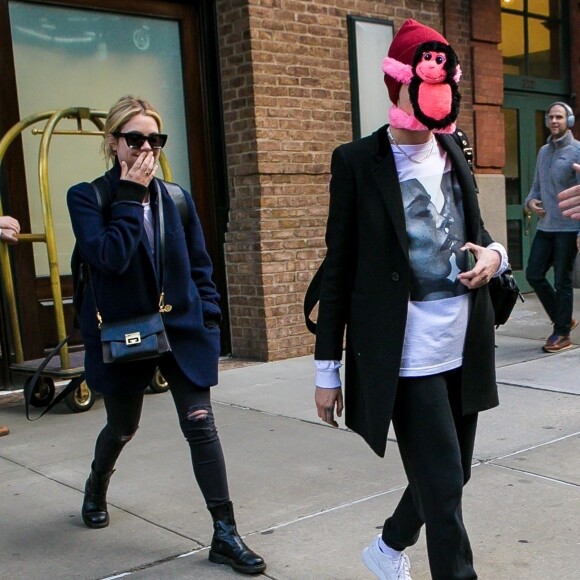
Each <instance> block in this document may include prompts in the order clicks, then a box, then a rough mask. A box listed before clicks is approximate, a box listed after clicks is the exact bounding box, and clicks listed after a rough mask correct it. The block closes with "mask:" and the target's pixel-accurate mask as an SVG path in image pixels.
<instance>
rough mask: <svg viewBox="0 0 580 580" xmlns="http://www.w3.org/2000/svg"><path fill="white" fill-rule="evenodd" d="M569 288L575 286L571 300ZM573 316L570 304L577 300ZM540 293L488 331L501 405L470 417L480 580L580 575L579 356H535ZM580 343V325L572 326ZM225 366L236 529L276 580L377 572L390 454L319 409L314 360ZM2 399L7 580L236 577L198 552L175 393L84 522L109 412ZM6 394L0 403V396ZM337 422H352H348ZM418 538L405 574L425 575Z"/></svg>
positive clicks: (202, 522)
mask: <svg viewBox="0 0 580 580" xmlns="http://www.w3.org/2000/svg"><path fill="white" fill-rule="evenodd" d="M576 292H579V291H576ZM576 303H577V308H576V312H580V295H579V294H577V295H576ZM549 331H550V327H549V326H548V324H547V321H546V318H545V316H544V314H543V312H542V310H541V307H540V306H539V304H538V302H537V300H536V299H535V297H534V296H533V295H528V296H527V301H526V303H525V304H519V303H518V305H517V306H516V310H515V312H514V316H513V318H512V320H510V321H509V322H508V324H507V325H506V326H504V327H503V328H501V329H499V330H498V331H497V346H498V348H497V366H498V381H499V383H500V386H499V387H500V398H501V405H500V406H499V407H498V408H496V409H493V410H491V411H488V412H486V413H483V414H482V415H481V416H480V428H479V434H478V440H477V444H476V449H475V459H474V461H475V467H474V469H473V476H472V480H471V482H470V483H469V485H468V486H467V487H466V493H465V502H464V516H465V520H466V525H467V527H468V530H469V532H470V537H471V541H472V545H473V550H474V556H475V564H476V569H477V570H478V573H479V576H480V578H481V579H483V580H577V579H578V578H579V577H580V572H579V571H580V523H579V522H580V364H579V362H580V361H579V355H580V351H578V349H577V348H575V349H572V350H568V351H565V352H562V353H559V354H551V355H549V354H544V353H542V352H541V345H542V344H543V342H544V339H545V336H546V335H547V334H549ZM572 338H573V341H574V342H576V343H577V344H579V345H580V331H575V332H574V333H573V336H572ZM228 366H229V367H230V368H228V369H227V370H222V371H221V375H220V385H219V386H218V387H216V388H215V389H214V391H213V398H214V408H215V414H216V418H217V423H218V427H219V429H220V436H221V439H222V444H223V447H224V451H225V454H226V460H227V464H228V472H229V478H230V486H231V495H232V498H233V501H234V504H235V507H236V515H237V520H238V528H239V531H240V533H241V534H242V535H244V536H245V537H246V539H247V541H248V544H249V545H250V546H251V547H252V548H254V549H255V550H256V551H257V552H259V553H260V554H261V555H263V556H264V558H265V559H266V560H267V563H268V568H267V570H266V572H265V574H264V575H263V577H266V578H271V579H276V580H372V578H374V576H373V575H372V574H371V573H370V572H368V571H367V569H366V568H365V567H364V565H363V564H362V562H361V560H360V552H361V550H362V549H363V548H364V547H365V546H366V545H367V544H368V543H369V542H370V540H371V538H372V537H373V536H374V535H375V534H377V533H378V531H379V530H380V528H381V527H382V523H383V520H384V518H385V517H386V516H387V515H388V514H389V513H390V511H391V510H392V509H393V507H394V506H395V505H396V502H397V500H398V498H399V497H400V494H401V492H402V489H403V487H404V485H405V477H404V473H403V469H402V466H401V463H400V460H399V457H398V452H397V448H396V444H394V443H389V445H388V446H387V455H386V457H385V459H380V458H378V457H377V456H375V455H374V454H373V453H372V452H371V451H370V449H369V448H368V447H367V446H366V444H365V443H364V442H363V441H362V439H360V437H358V436H357V435H355V434H354V433H352V432H350V431H348V430H346V429H344V427H342V428H341V429H339V430H333V429H331V428H329V427H326V426H324V425H323V424H322V423H321V422H320V421H319V419H318V417H317V416H316V413H315V410H314V404H313V386H312V381H313V363H312V359H311V357H304V358H297V359H291V360H286V361H280V362H273V363H262V364H260V363H257V364H250V365H247V366H243V367H241V368H231V365H228ZM14 398H15V397H13V396H12V397H10V399H11V400H12V402H8V403H7V402H6V401H8V398H5V397H2V396H0V424H6V425H8V426H9V427H10V430H11V433H10V435H8V436H7V437H2V438H0V526H1V527H0V577H1V578H7V579H10V580H14V579H26V580H40V579H42V580H45V579H51V580H52V579H59V580H60V579H73V578H74V579H79V578H82V579H104V578H118V577H121V576H123V577H127V578H131V579H132V580H133V579H134V580H144V579H171V580H174V579H182V578H183V579H185V578H187V579H192V578H193V579H196V580H197V579H199V580H222V579H223V580H225V579H228V578H232V579H233V578H242V577H243V576H239V575H237V574H234V573H233V572H231V571H230V570H229V568H226V567H225V566H217V565H214V564H211V563H209V562H208V560H207V549H208V543H209V542H210V540H211V533H212V528H211V521H210V518H209V514H208V513H207V511H206V509H205V507H204V504H203V500H202V498H201V495H200V493H199V491H198V489H197V486H196V485H195V484H194V483H193V480H192V470H191V465H190V460H189V452H188V448H187V446H186V444H185V443H184V441H183V438H182V436H181V433H180V431H179V428H178V425H177V423H176V421H175V417H174V410H173V407H172V401H171V397H170V396H169V395H168V394H163V395H154V394H150V395H147V397H146V400H145V407H144V413H143V419H142V423H141V428H140V429H139V432H138V434H137V436H136V437H135V439H134V441H132V442H131V443H130V444H129V445H128V447H127V448H126V450H125V451H124V452H123V455H122V456H121V459H120V461H119V463H118V466H117V471H116V473H115V474H114V476H113V478H112V480H111V487H110V491H109V506H110V514H111V526H110V527H108V528H105V529H103V530H90V529H87V528H85V527H84V525H83V523H82V520H81V517H80V513H79V510H80V504H81V501H82V490H83V487H84V482H85V480H86V477H87V473H88V468H89V464H90V459H91V457H92V451H93V445H94V441H95V438H96V435H97V433H98V432H99V430H100V429H101V427H102V424H103V420H104V410H103V406H102V401H101V400H100V399H99V400H97V402H96V404H95V406H94V407H93V409H92V410H90V411H89V412H87V413H81V414H72V413H70V412H69V411H68V409H67V408H66V407H65V406H64V405H62V406H59V407H57V408H56V409H55V410H53V411H52V412H51V413H50V414H49V415H48V416H46V417H44V418H42V419H41V420H40V421H37V422H34V423H29V422H27V420H26V418H25V416H24V407H23V404H22V403H21V402H20V401H19V400H16V401H14ZM3 399H4V403H3V402H2V401H3ZM342 425H344V423H342ZM424 542H425V540H424V534H422V537H421V539H420V540H419V543H418V544H417V546H415V547H413V548H411V549H410V550H409V551H408V552H409V556H410V558H411V563H412V574H413V580H428V579H429V578H430V576H429V572H428V565H427V559H426V552H425V543H424Z"/></svg>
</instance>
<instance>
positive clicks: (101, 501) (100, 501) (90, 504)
mask: <svg viewBox="0 0 580 580" xmlns="http://www.w3.org/2000/svg"><path fill="white" fill-rule="evenodd" d="M114 471H115V470H114V469H113V470H111V471H109V472H108V473H103V474H102V475H100V474H97V473H96V472H95V471H94V469H93V468H92V466H91V474H90V475H89V478H88V479H87V483H86V485H85V498H84V500H83V507H82V509H81V514H82V516H83V522H85V525H86V526H87V527H88V528H106V527H107V526H108V525H109V512H108V511H107V488H108V487H109V480H110V479H111V475H113V472H114Z"/></svg>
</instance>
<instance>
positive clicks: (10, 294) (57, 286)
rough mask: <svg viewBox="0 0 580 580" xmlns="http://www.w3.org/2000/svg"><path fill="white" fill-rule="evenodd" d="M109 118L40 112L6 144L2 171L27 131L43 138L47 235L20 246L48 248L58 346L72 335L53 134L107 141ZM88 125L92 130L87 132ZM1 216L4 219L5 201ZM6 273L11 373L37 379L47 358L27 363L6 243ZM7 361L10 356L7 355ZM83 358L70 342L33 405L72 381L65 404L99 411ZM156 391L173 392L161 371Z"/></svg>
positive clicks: (0, 261)
mask: <svg viewBox="0 0 580 580" xmlns="http://www.w3.org/2000/svg"><path fill="white" fill-rule="evenodd" d="M106 116H107V113H106V112H105V111H97V110H93V109H89V108H88V107H70V108H67V109H60V110H55V111H47V112H43V113H37V114H34V115H30V116H29V117H26V118H25V119H23V120H21V121H20V122H18V123H16V124H15V125H14V126H13V127H12V128H11V129H10V130H9V131H8V132H7V133H6V134H5V135H4V136H3V137H2V139H1V140H0V166H1V165H2V162H3V160H4V156H5V155H6V151H7V150H8V148H9V146H10V145H11V143H12V142H13V141H14V140H15V139H16V138H17V137H18V136H19V135H20V134H21V133H22V132H23V131H25V130H26V129H27V128H29V127H31V128H32V129H31V131H32V134H34V135H39V136H41V139H40V146H39V154H38V183H39V190H40V207H41V211H42V219H43V226H44V231H43V232H40V233H29V234H25V233H21V234H20V236H19V238H18V240H19V243H44V244H46V252H47V258H48V268H49V276H50V288H51V293H52V301H53V308H54V317H55V324H56V332H57V342H58V343H60V342H61V341H63V340H64V339H65V338H66V337H67V332H66V325H65V316H64V307H63V298H62V290H61V282H60V273H59V266H58V254H57V243H56V237H55V231H54V221H53V213H52V206H51V196H50V185H49V178H48V154H49V150H50V144H51V140H52V137H53V135H68V136H101V137H102V135H103V127H104V119H105V118H106ZM63 120H73V122H74V121H76V129H58V125H59V123H60V122H61V121H63ZM42 123H44V125H42ZM83 124H84V125H85V126H83ZM69 125H70V123H69ZM87 125H88V128H87V127H86V126H87ZM159 165H160V166H161V169H162V171H163V176H164V178H165V179H167V180H171V169H170V167H169V164H168V163H167V159H166V157H165V156H164V155H163V152H162V154H161V157H160V158H159ZM0 215H4V212H3V209H2V202H1V200H0ZM0 273H1V276H2V282H3V288H4V292H5V298H6V300H5V302H6V305H7V311H8V312H7V314H8V320H9V323H10V331H11V338H12V350H13V355H12V356H11V358H12V359H13V360H11V362H10V366H9V369H10V372H12V373H15V374H23V375H29V376H32V375H34V374H35V373H36V372H37V370H38V369H39V368H40V367H41V364H42V363H43V361H44V359H43V358H42V359H34V360H24V353H23V347H22V335H21V331H20V322H19V317H18V305H17V303H16V294H15V289H14V277H13V272H12V266H11V261H10V248H9V247H8V244H6V243H0ZM6 356H10V353H6ZM83 359H84V351H82V350H76V351H70V350H69V347H68V344H66V343H65V344H64V345H63V347H62V348H61V349H60V352H59V357H58V359H57V358H56V357H55V358H54V359H53V360H52V361H51V362H50V363H49V364H48V365H47V366H46V367H45V368H43V369H42V372H41V374H40V380H39V381H38V384H37V387H36V388H35V390H34V392H33V394H32V397H31V399H30V404H31V405H33V406H35V407H46V406H48V405H49V404H50V402H51V401H52V400H53V398H54V395H55V391H56V387H55V380H58V381H68V384H67V386H70V387H71V388H73V389H74V390H73V391H72V392H71V393H70V395H68V397H66V399H65V402H66V404H67V406H68V407H69V409H71V410H72V411H74V412H82V411H88V410H89V409H90V408H91V407H92V406H93V403H94V401H95V396H94V392H93V391H92V390H91V388H90V387H89V385H87V382H86V381H85V377H84V366H83ZM73 385H77V387H76V388H74V387H73ZM150 387H151V389H152V390H153V391H154V392H164V391H166V390H167V389H168V385H167V382H166V381H165V380H164V379H163V377H162V376H161V375H160V373H159V372H157V373H156V376H155V378H154V379H153V381H152V383H151V385H150Z"/></svg>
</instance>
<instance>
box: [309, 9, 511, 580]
mask: <svg viewBox="0 0 580 580" xmlns="http://www.w3.org/2000/svg"><path fill="white" fill-rule="evenodd" d="M377 72H378V73H379V74H380V71H377ZM383 72H384V74H385V83H386V86H387V90H388V92H389V96H390V98H391V100H392V101H393V107H392V108H391V109H390V111H389V119H390V124H388V125H385V126H383V127H381V128H380V129H378V130H377V131H376V132H375V133H373V134H372V135H370V136H368V137H364V138H362V139H359V140H356V141H353V142H351V143H347V144H345V145H341V146H340V147H338V148H337V149H336V150H335V151H334V153H333V156H332V162H331V172H332V178H331V182H330V206H329V215H328V222H327V231H326V243H327V254H326V258H325V261H324V264H323V267H322V271H321V285H320V296H319V309H318V320H317V326H316V346H315V364H316V393H315V402H316V407H317V412H318V415H319V417H320V418H321V419H322V420H323V421H324V422H326V423H328V424H330V425H332V426H334V427H337V426H338V423H337V421H336V419H335V413H336V415H337V416H339V417H340V416H342V411H343V394H342V385H341V379H340V375H339V368H340V366H341V359H342V353H343V344H344V343H343V338H344V335H345V330H346V348H345V351H344V352H345V399H344V403H345V405H344V407H345V410H346V426H347V427H349V428H351V429H352V430H353V431H355V432H356V433H358V434H360V435H361V436H362V437H363V438H364V439H365V440H366V442H367V443H368V444H369V445H370V446H371V448H372V449H373V450H374V451H375V452H376V453H377V454H378V455H379V456H381V457H383V456H384V454H385V450H386V444H387V434H388V432H389V427H390V424H391V422H392V424H393V427H394V430H395V435H396V438H397V444H398V446H399V450H400V454H401V457H402V460H403V464H404V467H405V472H406V475H407V478H408V487H407V488H406V490H405V491H404V493H403V495H402V498H401V500H400V502H399V504H398V506H397V508H396V509H395V511H394V513H393V514H392V516H391V517H389V518H388V519H387V520H386V521H385V524H384V527H383V531H382V533H381V534H380V535H379V536H378V537H376V538H375V539H374V540H373V541H372V543H371V545H370V546H369V547H368V548H366V549H365V550H364V552H363V561H364V563H365V564H366V566H367V567H368V568H369V569H370V570H371V571H372V572H374V573H375V574H376V576H378V577H379V578H381V579H383V580H394V579H397V580H401V579H409V578H411V575H410V564H409V559H408V557H407V555H406V554H405V553H404V550H405V549H406V548H408V547H410V546H412V545H413V544H415V543H416V542H417V539H418V537H419V532H420V530H421V528H422V527H423V525H425V527H426V531H427V549H428V555H429V565H430V572H431V576H432V578H434V579H435V580H453V579H462V580H468V579H473V578H477V575H476V573H475V570H474V567H473V558H472V552H471V548H470V543H469V539H468V536H467V532H466V530H465V527H464V525H463V521H462V516H461V503H462V494H463V486H464V485H465V483H466V482H467V480H468V479H469V476H470V467H471V460H472V453H473V446H474V440H475V430H476V424H477V417H478V413H479V412H480V411H483V410H485V409H489V408H492V407H495V406H496V405H497V404H498V396H497V386H496V378H495V345H494V315H493V309H492V304H491V300H490V296H489V291H488V288H487V283H488V282H489V281H490V279H491V278H492V277H493V276H496V275H499V274H500V273H501V272H503V271H504V270H505V269H506V268H507V266H508V263H507V255H506V251H505V249H504V248H503V246H501V244H497V243H494V242H493V240H492V238H491V236H490V235H489V233H488V232H487V231H486V229H485V227H484V225H483V222H482V220H481V215H480V210H479V206H478V201H477V196H476V192H475V189H474V182H473V179H472V175H471V173H470V169H469V166H468V164H467V162H466V161H465V157H464V155H463V152H462V151H461V149H460V148H459V147H458V146H457V145H456V143H455V141H454V139H453V137H452V136H451V135H449V133H452V132H453V131H454V130H455V120H456V118H457V115H458V112H459V105H460V99H461V98H460V95H459V91H458V86H457V85H458V82H459V78H460V76H461V70H460V67H459V63H458V59H457V55H456V54H455V52H454V51H453V49H452V48H451V47H450V46H449V43H448V42H447V40H446V39H445V38H444V37H443V36H442V35H441V34H440V33H439V32H437V31H436V30H433V29H432V28H429V27H427V26H424V25H422V24H420V23H419V22H416V21H414V20H407V21H405V22H404V24H403V25H402V26H401V28H400V30H399V32H398V33H397V35H396V36H395V37H394V39H393V42H392V44H391V46H390V48H389V52H388V56H387V58H386V59H385V61H384V63H383ZM385 113H386V112H385ZM425 574H426V571H423V572H422V574H421V575H422V576H424V575H425Z"/></svg>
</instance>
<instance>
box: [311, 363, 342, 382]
mask: <svg viewBox="0 0 580 580" xmlns="http://www.w3.org/2000/svg"><path fill="white" fill-rule="evenodd" d="M314 365H315V366H316V386H317V387H320V388H321V389H336V388H338V387H341V386H342V383H341V382H340V372H339V371H340V367H341V366H342V363H341V362H340V361H338V360H315V361H314Z"/></svg>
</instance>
